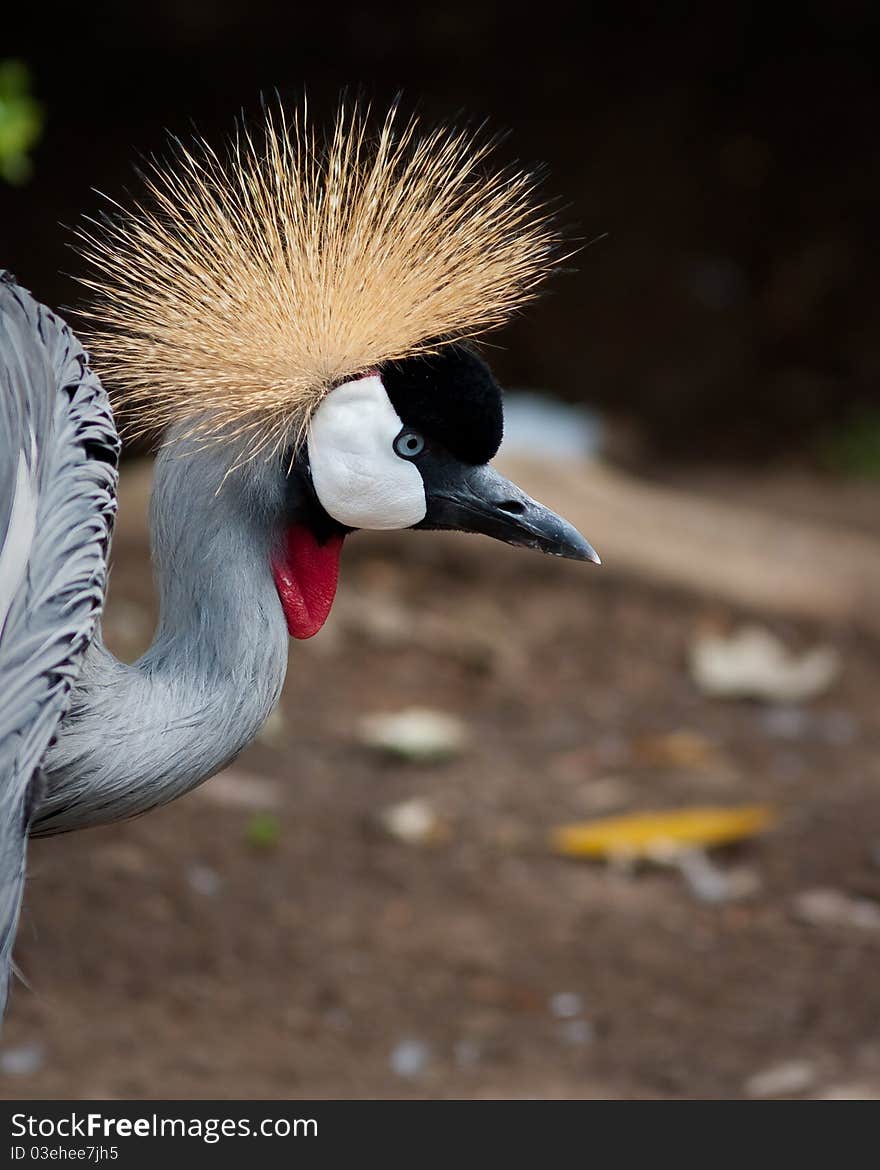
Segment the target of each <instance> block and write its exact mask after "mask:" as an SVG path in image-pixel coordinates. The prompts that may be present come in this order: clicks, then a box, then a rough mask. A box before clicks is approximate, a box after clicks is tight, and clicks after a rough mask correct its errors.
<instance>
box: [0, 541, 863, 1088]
mask: <svg viewBox="0 0 880 1170" xmlns="http://www.w3.org/2000/svg"><path fill="white" fill-rule="evenodd" d="M120 537H121V538H120V541H119V543H118V546H117V563H116V568H115V570H114V583H113V594H114V602H113V605H112V606H111V611H110V614H109V616H108V625H109V627H110V631H111V633H113V634H114V635H115V640H116V644H117V647H118V648H119V649H120V651H121V652H125V653H134V652H136V651H137V649H138V647H139V644H141V643H142V641H143V638H144V637H145V636H148V633H149V629H148V622H149V606H150V604H151V602H150V600H149V597H150V595H149V592H148V590H147V586H146V584H145V580H146V573H145V553H144V550H143V547H142V545H141V544H140V543H139V542H138V541H136V540H135V541H126V539H125V534H124V532H123V533H121V534H120ZM343 577H344V584H343V589H342V592H341V595H340V598H339V601H338V603H337V610H336V612H335V613H334V616H333V618H332V620H331V623H330V625H329V626H328V628H327V629H326V630H325V631H324V632H323V633H322V634H321V635H320V636H319V637H318V638H317V639H315V640H314V642H311V643H306V644H302V645H295V646H293V648H292V653H291V669H290V675H289V680H288V684H287V688H286V691H285V694H284V699H283V716H284V719H283V723H281V724H277V725H276V726H275V727H274V730H273V731H272V734H271V735H270V736H269V737H268V739H266V740H264V741H263V742H260V743H258V744H256V745H255V746H254V747H253V748H252V749H251V750H250V751H249V752H248V753H247V754H246V756H245V757H243V758H242V760H241V761H240V762H239V763H238V764H237V765H236V769H237V772H238V774H239V775H240V776H241V788H242V789H243V790H244V791H246V786H247V777H246V776H242V774H243V773H245V772H249V773H258V774H260V775H261V776H264V777H268V778H274V780H275V782H276V783H277V785H278V799H279V801H280V804H279V807H278V808H277V809H276V812H277V815H278V817H279V820H280V829H279V833H278V837H277V841H276V843H275V845H274V847H263V848H260V847H258V846H256V845H255V844H254V843H252V842H251V841H249V839H248V824H249V822H250V820H251V817H252V815H253V814H252V811H251V810H249V809H247V808H243V807H238V806H236V805H235V804H234V803H230V800H229V798H228V797H227V799H226V800H225V802H224V801H220V800H218V799H216V798H214V799H212V798H211V795H210V785H209V786H208V787H207V788H206V789H203V790H201V791H199V792H196V793H194V794H192V795H190V796H189V797H187V798H185V799H184V800H181V801H179V802H178V803H176V804H175V805H173V806H171V807H169V808H166V809H163V810H160V811H158V812H156V813H153V814H151V815H150V816H147V817H145V818H142V819H140V820H138V821H135V822H131V823H128V824H124V825H120V826H115V827H110V828H107V829H101V830H94V831H90V832H85V833H79V834H73V835H71V836H69V837H65V838H59V839H56V840H49V841H42V842H37V843H36V844H35V845H34V847H33V848H32V850H31V853H30V879H29V886H28V895H27V903H26V908H25V913H24V917H23V921H22V927H21V930H20V935H19V945H18V955H17V958H18V962H19V965H20V966H21V968H22V970H23V972H24V974H25V976H26V978H27V979H28V981H29V984H30V986H29V987H25V986H22V985H18V986H17V987H16V988H15V989H14V991H13V995H12V1002H11V1006H10V1011H9V1015H8V1019H7V1023H6V1026H5V1031H4V1036H3V1049H4V1051H5V1053H6V1054H7V1056H9V1054H11V1056H12V1060H13V1063H14V1061H15V1058H16V1055H18V1056H19V1057H20V1056H21V1054H22V1052H23V1053H24V1054H25V1057H26V1063H27V1058H28V1054H29V1058H30V1059H31V1063H33V1064H34V1065H36V1066H38V1067H36V1068H34V1069H32V1070H31V1071H29V1072H25V1073H22V1072H19V1073H18V1074H17V1075H16V1074H13V1073H8V1074H6V1075H3V1076H2V1077H0V1087H2V1093H3V1095H4V1096H8V1097H12V1096H16V1097H19V1096H34V1097H46V1096H48V1097H93V1096H118V1097H149V1096H153V1097H156V1096H161V1097H233V1098H235V1097H268V1098H285V1097H303V1098H309V1097H450V1096H457V1097H498V1096H502V1097H547V1096H551V1097H595V1096H626V1097H661V1098H679V1097H688V1098H689V1097H706V1096H712V1097H718V1096H720V1097H738V1096H742V1095H743V1094H744V1093H745V1092H746V1089H745V1084H746V1081H747V1080H748V1078H750V1077H752V1076H753V1075H754V1074H756V1073H758V1072H761V1071H763V1070H765V1069H767V1068H768V1067H772V1066H775V1065H778V1064H781V1063H787V1062H791V1061H797V1062H806V1065H807V1066H808V1067H809V1072H808V1074H804V1076H803V1077H802V1080H803V1082H804V1085H803V1087H802V1089H801V1090H800V1091H801V1092H805V1093H807V1094H808V1095H819V1096H821V1095H828V1094H829V1093H830V1094H832V1095H833V1094H840V1093H845V1092H848V1091H857V1092H859V1093H862V1094H868V1093H876V1094H880V986H878V981H877V979H876V977H875V973H876V969H877V964H878V960H880V931H877V930H872V929H869V928H862V929H859V928H857V927H854V926H851V925H850V926H847V925H845V924H840V925H831V926H821V927H820V926H815V925H807V924H805V923H804V922H802V921H800V920H799V919H798V918H797V916H796V915H795V914H794V912H793V906H794V902H795V899H796V898H797V896H798V894H799V893H801V892H803V891H804V890H808V889H811V888H815V887H820V886H821V887H833V888H835V889H837V890H839V891H841V892H843V893H846V894H848V895H853V896H856V897H862V898H867V899H875V898H880V869H878V867H877V863H876V852H877V848H878V845H880V798H878V793H880V705H878V703H877V680H878V667H880V647H878V646H877V645H876V644H875V643H873V642H871V641H870V640H866V639H864V638H862V637H859V636H857V635H855V634H853V633H849V632H847V631H844V630H841V631H829V630H815V629H809V628H807V627H805V626H801V625H798V626H793V625H790V624H787V623H785V622H781V621H779V620H778V619H775V620H774V621H772V622H771V623H770V624H771V626H772V628H773V629H775V630H776V631H777V632H778V633H780V634H782V635H783V636H784V637H785V638H786V639H787V640H789V641H790V642H792V643H793V644H809V643H811V642H813V641H815V640H825V639H831V640H832V641H833V642H834V643H835V644H836V645H837V646H838V647H839V649H840V651H841V654H842V656H843V662H844V669H843V673H842V677H841V679H840V682H839V683H838V684H837V685H836V686H835V688H834V689H833V690H832V692H830V693H829V694H828V695H827V696H825V697H823V698H821V699H819V700H817V701H815V702H814V703H812V704H810V705H809V707H808V708H807V709H806V710H805V711H804V713H803V717H802V718H801V717H794V718H791V719H787V717H783V718H779V717H778V713H777V714H775V715H774V714H773V713H768V710H767V709H766V708H764V707H762V706H760V705H758V704H749V703H733V704H730V703H727V704H725V703H720V702H714V701H710V700H707V699H705V698H704V697H702V696H701V695H700V694H699V693H698V691H697V690H696V689H695V687H694V685H693V684H692V682H691V681H690V679H689V676H688V673H687V670H686V648H687V644H688V640H689V639H690V637H691V636H692V634H693V632H694V630H695V628H696V625H697V623H699V622H700V621H701V620H703V619H704V618H706V617H707V616H711V617H715V618H717V617H718V616H725V617H737V616H741V615H734V614H730V613H729V611H724V612H723V614H721V615H719V611H718V608H717V607H716V606H714V605H711V604H710V603H708V602H706V603H701V602H699V601H696V602H695V601H694V599H693V598H690V597H685V596H683V595H673V594H670V593H667V592H661V591H657V590H651V589H648V588H646V587H644V586H641V585H639V584H638V583H636V582H633V581H631V580H630V581H623V580H620V579H618V578H615V576H614V575H613V573H612V572H608V571H605V570H594V569H592V568H591V567H589V566H576V565H568V564H561V563H558V562H555V561H551V560H544V559H541V558H539V557H536V556H530V555H528V554H525V553H515V552H512V551H510V550H506V549H499V548H496V547H493V546H491V545H489V544H488V542H485V543H480V542H477V541H474V542H473V543H462V542H460V541H458V542H457V541H454V540H447V539H445V538H440V537H433V538H432V537H418V538H416V537H412V536H407V537H406V538H393V539H392V538H389V539H373V538H367V537H358V538H357V539H356V540H354V541H352V542H351V547H350V548H349V549H347V551H346V556H345V563H344V565H343ZM752 616H754V615H752ZM757 616H758V617H760V615H757ZM145 621H146V625H145V624H144V622H145ZM414 703H417V704H420V705H425V706H431V707H437V708H440V709H443V710H447V711H451V712H453V713H457V714H459V715H460V716H462V717H464V718H465V719H466V721H467V723H468V724H469V726H470V729H471V733H472V742H471V746H470V747H469V749H468V750H467V751H466V752H465V753H464V754H463V755H462V756H461V757H460V758H459V759H457V760H455V761H452V762H449V763H445V764H439V765H436V766H433V767H430V768H426V767H424V766H415V765H413V764H407V763H393V762H389V761H387V760H385V759H383V758H381V757H379V756H376V755H375V754H373V753H371V752H370V751H369V750H368V749H367V748H365V747H363V746H361V745H360V744H359V742H358V739H357V734H356V727H357V720H358V718H359V717H360V716H362V715H364V714H366V713H370V712H374V711H377V710H394V709H397V708H400V707H404V706H408V705H411V704H414ZM677 729H690V730H692V731H697V732H699V733H700V734H701V735H702V736H704V737H706V739H707V740H708V741H710V743H711V744H712V745H713V747H714V753H708V755H707V758H705V759H702V760H697V761H696V762H695V763H693V764H692V765H690V766H688V765H686V764H685V763H679V764H677V765H676V764H674V763H672V762H670V761H665V762H664V760H663V758H662V753H661V756H660V757H659V758H658V757H657V753H656V752H652V751H651V750H646V749H645V744H646V743H648V744H650V743H651V742H653V741H652V740H650V739H649V738H646V737H651V736H656V735H658V734H663V733H667V732H671V731H675V730H677ZM412 796H423V797H427V798H429V799H430V800H431V801H432V802H433V804H434V806H435V807H436V809H437V810H438V813H439V814H440V815H441V816H442V817H443V818H444V820H445V822H446V823H447V824H448V826H449V829H450V832H449V835H448V836H447V838H446V840H445V841H441V842H440V843H437V844H435V845H433V846H431V847H416V846H412V845H407V844H404V843H402V842H401V841H398V840H396V839H394V838H392V837H390V836H389V835H388V834H387V833H385V832H383V831H382V830H381V829H379V828H378V827H377V826H376V815H377V813H378V812H380V811H381V810H382V809H383V808H385V807H386V806H388V805H389V804H392V803H393V802H395V801H400V800H403V799H405V798H409V797H412ZM261 799H262V798H259V799H257V800H256V801H255V802H254V803H255V804H256V805H259V804H260V803H261ZM753 800H761V801H772V802H774V803H775V804H777V805H778V806H779V807H780V809H781V813H782V816H781V821H780V824H779V827H778V828H777V829H776V830H775V831H774V832H773V833H772V834H770V835H769V836H767V837H765V838H763V839H761V840H758V841H755V842H752V843H748V844H745V845H742V846H740V847H739V850H738V851H737V853H735V854H729V855H727V856H722V857H720V858H719V859H718V860H719V864H721V865H722V866H723V867H725V868H726V867H735V866H743V867H747V868H749V869H751V870H752V871H754V873H755V874H756V875H757V877H758V879H759V883H760V884H759V888H758V891H757V893H756V894H755V895H754V896H753V897H752V898H751V899H748V900H744V901H735V902H734V901H731V902H728V903H722V904H718V905H716V904H710V903H706V902H701V901H699V900H698V899H696V898H695V896H694V895H693V894H692V893H691V892H690V891H689V889H688V888H687V886H686V885H685V883H684V881H683V879H682V878H681V877H680V876H679V875H678V874H677V873H675V872H672V871H669V870H664V869H643V870H641V871H639V872H636V873H625V872H618V871H616V870H614V869H609V868H606V867H603V866H596V865H592V864H587V863H579V862H572V861H565V860H561V859H558V858H556V857H554V856H552V855H551V854H550V852H549V850H548V849H547V848H546V845H545V840H544V834H545V830H546V829H547V828H548V827H550V826H552V825H554V824H557V823H559V822H564V821H568V820H572V819H578V818H583V817H585V816H590V815H597V814H601V813H604V812H606V811H607V812H612V811H617V810H628V809H638V808H656V807H664V806H675V805H679V804H693V803H700V804H704V803H722V804H728V803H737V802H741V801H753ZM872 852H873V854H874V857H875V860H872ZM206 871H208V873H207V877H206ZM560 993H573V994H574V995H575V996H578V997H579V999H580V1003H579V1006H578V1003H577V1001H569V1004H568V1008H569V1010H573V1011H574V1013H575V1014H574V1016H573V1017H572V1018H559V1015H558V1013H559V1008H560V1001H558V1000H555V1001H554V1000H553V997H554V996H558V995H559V994H560ZM554 1007H555V1009H556V1013H557V1014H554ZM579 1021H580V1022H579ZM410 1041H412V1042H414V1043H415V1044H416V1046H417V1047H416V1048H415V1049H413V1050H412V1051H414V1052H416V1054H417V1056H418V1059H416V1060H415V1063H416V1064H421V1067H420V1068H419V1069H418V1070H417V1071H416V1072H415V1074H414V1075H401V1073H400V1070H399V1069H398V1071H395V1067H394V1061H393V1059H392V1058H393V1055H394V1053H395V1051H397V1055H398V1061H399V1059H400V1057H401V1052H402V1051H403V1052H404V1054H405V1052H406V1050H401V1049H400V1047H399V1046H400V1045H401V1044H407V1043H408V1042H410ZM853 1087H854V1088H853Z"/></svg>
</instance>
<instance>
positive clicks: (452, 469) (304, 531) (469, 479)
mask: <svg viewBox="0 0 880 1170" xmlns="http://www.w3.org/2000/svg"><path fill="white" fill-rule="evenodd" d="M502 411H503V407H502V395H501V389H500V387H499V386H498V384H497V382H496V381H495V379H494V377H493V376H492V372H491V370H490V369H489V367H488V366H487V365H486V363H485V362H484V361H483V360H482V359H481V358H480V357H479V356H478V355H477V354H476V353H475V352H474V351H473V349H471V348H470V347H468V346H464V345H459V344H449V345H446V346H441V347H439V348H438V350H437V351H436V353H434V354H431V355H428V356H418V357H411V358H407V359H404V360H403V361H398V362H391V363H388V364H387V365H385V366H384V367H382V368H379V369H376V370H369V371H367V372H366V373H365V374H363V375H362V376H361V377H358V378H353V379H351V380H349V381H347V382H344V383H343V384H342V385H340V386H338V387H336V388H335V389H334V390H332V391H331V392H330V393H329V394H327V395H326V397H325V398H324V399H323V401H322V402H321V404H320V406H319V407H318V408H317V410H316V411H315V413H314V415H313V417H312V419H311V423H310V426H309V431H308V437H307V440H306V442H305V443H304V444H303V446H302V448H301V450H300V452H299V454H298V455H297V457H296V458H295V459H294V463H293V466H292V468H291V471H290V478H289V488H288V493H287V498H288V503H289V513H288V518H287V519H288V524H287V527H286V530H285V533H284V536H283V539H282V540H281V542H280V545H279V547H278V549H277V550H276V553H275V555H274V557H273V572H274V574H275V581H276V584H277V586H278V592H279V595H280V597H281V601H282V605H283V606H284V611H285V616H286V618H287V623H288V629H289V631H290V633H291V635H292V636H294V637H298V638H305V637H310V636H311V635H312V634H315V633H317V631H318V630H319V629H320V628H321V626H322V625H323V623H324V621H325V620H326V618H327V615H328V614H329V611H330V606H331V605H332V602H333V597H334V594H335V589H336V580H337V574H338V561H339V554H340V551H341V547H342V541H343V539H344V537H345V536H346V535H347V534H348V533H350V532H352V531H354V530H356V529H368V530H377V531H387V530H390V529H403V528H413V529H435V530H436V529H448V530H453V531H457V532H472V533H482V534H484V535H485V536H491V537H493V538H495V539H496V540H501V541H504V542H505V543H506V544H512V545H521V546H523V547H526V548H532V549H538V550H540V551H541V552H545V553H550V554H551V555H553V556H558V557H567V558H569V559H571V560H577V561H592V562H594V563H595V564H598V563H599V557H598V556H597V554H596V552H595V551H594V550H593V548H592V547H591V545H590V544H589V543H588V542H587V541H586V540H585V539H584V538H583V537H582V536H581V535H580V533H579V532H577V530H576V529H574V528H573V527H572V526H571V525H570V524H569V523H568V522H567V521H565V520H563V519H562V517H561V516H557V515H556V513H555V512H552V511H550V509H549V508H546V507H544V505H543V504H539V503H538V502H537V501H536V500H533V499H532V498H531V497H530V496H528V495H526V493H525V492H524V491H522V490H521V489H520V488H519V487H517V486H516V484H513V483H511V482H510V480H508V479H505V477H504V476H503V475H501V474H500V473H499V472H498V471H496V470H495V469H494V468H493V467H492V466H491V464H490V460H491V459H492V457H493V456H494V455H495V454H496V452H497V450H498V448H499V446H500V444H501V437H502V430H503V413H502Z"/></svg>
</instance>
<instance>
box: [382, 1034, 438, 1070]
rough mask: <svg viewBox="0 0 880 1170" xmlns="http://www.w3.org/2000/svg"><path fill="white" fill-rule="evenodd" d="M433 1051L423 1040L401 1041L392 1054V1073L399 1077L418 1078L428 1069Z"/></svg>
mask: <svg viewBox="0 0 880 1170" xmlns="http://www.w3.org/2000/svg"><path fill="white" fill-rule="evenodd" d="M430 1059H431V1049H430V1048H429V1047H428V1045H427V1044H425V1043H424V1042H423V1041H422V1040H414V1039H408V1040H401V1041H400V1043H399V1044H397V1045H396V1046H395V1048H394V1050H393V1052H392V1053H391V1060H390V1062H389V1063H390V1065H391V1071H392V1072H393V1073H396V1074H397V1076H399V1077H406V1078H408V1077H417V1076H418V1075H419V1074H420V1073H422V1072H424V1071H425V1069H426V1068H427V1067H428V1062H429V1061H430Z"/></svg>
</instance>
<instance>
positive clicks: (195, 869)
mask: <svg viewBox="0 0 880 1170" xmlns="http://www.w3.org/2000/svg"><path fill="white" fill-rule="evenodd" d="M186 880H187V881H188V882H189V886H190V889H191V890H195V892H196V893H197V894H201V895H202V896H203V897H205V898H215V897H216V896H217V895H218V894H219V893H220V891H221V890H222V889H223V878H222V877H221V876H220V874H219V873H217V871H216V870H213V869H209V868H208V866H207V865H191V866H190V867H189V869H188V870H187V871H186Z"/></svg>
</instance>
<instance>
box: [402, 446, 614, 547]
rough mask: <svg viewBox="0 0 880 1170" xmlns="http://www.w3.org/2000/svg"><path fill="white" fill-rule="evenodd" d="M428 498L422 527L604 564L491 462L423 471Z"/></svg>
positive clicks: (441, 463) (443, 464) (450, 462)
mask: <svg viewBox="0 0 880 1170" xmlns="http://www.w3.org/2000/svg"><path fill="white" fill-rule="evenodd" d="M422 477H423V479H424V482H425V495H426V498H427V505H428V508H427V513H426V515H425V519H424V520H422V521H421V522H420V523H419V524H417V525H416V527H417V528H448V529H454V530H456V531H458V532H480V533H482V534H483V535H484V536H491V537H493V538H494V539H495V540H503V541H504V542H505V544H515V545H520V546H522V547H524V548H534V549H538V550H539V551H540V552H545V553H549V554H550V555H551V556H554V557H566V558H567V559H568V560H572V561H592V563H593V564H594V565H600V564H601V563H602V562H601V561H600V559H599V556H598V554H597V552H596V550H595V549H594V548H593V546H592V545H591V544H589V542H588V541H586V540H584V538H583V537H582V536H581V534H580V533H579V532H578V531H577V529H576V528H573V527H572V525H571V524H569V523H568V521H567V520H563V519H562V517H561V516H557V515H556V513H555V512H551V511H550V509H549V508H545V507H544V505H543V504H539V503H538V502H537V500H533V499H532V498H531V496H527V495H526V493H525V492H524V491H522V490H521V489H520V488H518V487H517V486H516V484H515V483H511V482H510V480H509V479H505V478H504V476H503V475H500V474H499V473H498V472H497V471H496V470H495V469H494V468H493V467H491V466H490V465H489V464H488V463H486V464H482V465H481V466H478V467H473V466H469V465H468V464H463V463H459V462H458V461H457V460H453V459H449V460H448V461H447V460H443V461H437V462H434V463H433V464H432V466H431V467H430V468H428V467H424V468H423V469H422Z"/></svg>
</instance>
